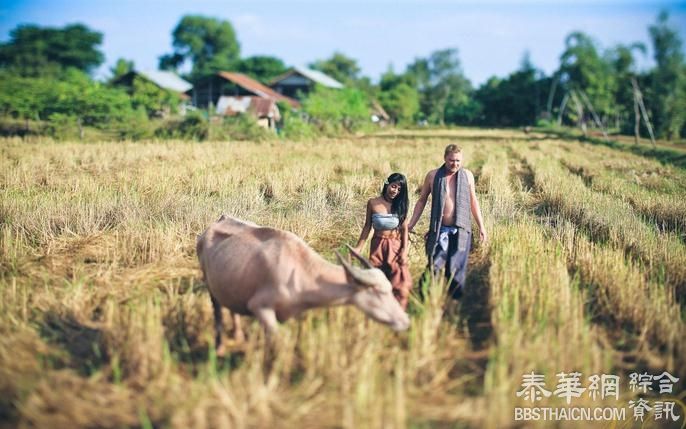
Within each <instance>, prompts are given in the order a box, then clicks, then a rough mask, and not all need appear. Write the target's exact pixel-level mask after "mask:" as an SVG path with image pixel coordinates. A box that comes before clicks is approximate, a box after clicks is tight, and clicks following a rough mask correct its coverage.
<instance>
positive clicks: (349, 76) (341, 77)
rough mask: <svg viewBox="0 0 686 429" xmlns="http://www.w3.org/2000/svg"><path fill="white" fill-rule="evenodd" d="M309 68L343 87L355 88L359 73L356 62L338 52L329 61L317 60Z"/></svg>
mask: <svg viewBox="0 0 686 429" xmlns="http://www.w3.org/2000/svg"><path fill="white" fill-rule="evenodd" d="M310 67H312V68H313V69H315V70H319V71H320V72H322V73H324V74H326V75H328V76H331V77H332V78H334V79H336V80H337V81H339V82H341V83H342V84H343V85H345V86H355V82H356V81H357V80H358V78H359V76H358V75H359V73H360V67H359V66H358V65H357V60H355V59H353V58H350V57H347V56H345V55H344V54H342V53H340V52H334V54H333V55H332V56H331V58H329V59H326V60H317V61H315V62H314V63H312V64H310Z"/></svg>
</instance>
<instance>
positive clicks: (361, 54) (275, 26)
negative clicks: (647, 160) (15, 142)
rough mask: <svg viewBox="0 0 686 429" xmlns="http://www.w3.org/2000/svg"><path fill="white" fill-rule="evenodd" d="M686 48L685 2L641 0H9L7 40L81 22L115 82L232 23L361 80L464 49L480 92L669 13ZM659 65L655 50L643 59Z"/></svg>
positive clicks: (292, 60) (270, 48)
mask: <svg viewBox="0 0 686 429" xmlns="http://www.w3.org/2000/svg"><path fill="white" fill-rule="evenodd" d="M663 9H664V10H667V11H669V13H670V22H671V25H672V26H673V27H674V28H677V29H678V31H679V33H680V35H681V38H682V40H684V41H685V42H686V2H685V1H681V2H678V1H665V0H663V1H638V0H627V1H620V0H596V1H590V0H577V1H553V0H548V1H545V0H538V1H536V0H528V1H521V0H519V1H515V0H510V1H507V0H486V1H479V2H476V1H448V0H444V1H436V0H434V1H419V0H369V1H361V0H357V1H356V0H349V1H325V0H321V1H315V0H297V1H262V0H252V1H249V0H234V1H226V0H225V1H219V0H194V1H177V0H167V1H164V0H118V1H109V0H71V1H67V0H25V1H13V0H4V1H3V2H2V4H1V5H0V41H6V40H8V39H9V32H10V31H11V30H12V29H13V28H15V27H16V26H17V25H18V24H20V23H34V24H39V25H45V26H63V25H65V24H68V23H74V22H81V23H84V24H86V25H88V26H89V27H90V28H92V29H94V30H98V31H100V32H102V33H103V34H104V43H103V45H102V50H103V52H104V53H105V56H106V63H105V65H103V66H102V67H101V68H100V69H99V70H98V72H97V76H98V77H106V76H107V75H108V73H109V67H110V66H111V65H112V64H114V62H115V61H116V60H117V58H120V57H122V58H126V59H131V60H133V61H134V62H135V65H136V67H137V68H140V69H154V68H156V67H157V59H158V57H159V56H160V55H162V54H165V53H168V52H171V50H172V46H171V43H172V37H171V32H172V30H173V28H174V27H175V26H176V24H177V23H178V21H179V20H180V18H181V17H182V16H183V15H185V14H191V13H192V14H202V15H207V16H213V17H216V18H220V19H226V20H228V21H230V22H231V23H232V24H233V26H234V28H235V30H236V34H237V37H238V40H239V42H240V45H241V55H242V56H244V57H245V56H250V55H258V54H260V55H274V56H277V57H279V58H281V59H282V60H284V62H286V64H288V65H304V64H308V63H311V62H313V61H314V60H317V59H323V58H328V57H329V56H330V55H331V54H332V53H333V52H334V51H336V50H337V51H340V52H343V53H344V54H346V55H348V56H350V57H352V58H355V59H356V60H357V61H358V64H359V65H360V67H361V68H362V73H363V74H364V75H366V76H369V77H371V78H372V79H373V80H374V81H377V80H378V78H379V76H380V75H381V73H383V72H384V71H385V70H386V69H387V68H388V67H389V65H392V66H393V67H394V70H395V71H402V70H404V69H405V66H406V65H407V64H408V63H410V62H411V61H412V60H413V59H415V58H417V57H427V56H428V55H429V54H430V53H431V52H432V51H435V50H438V49H444V48H457V49H458V52H459V58H460V60H461V63H462V68H463V71H464V73H465V75H466V76H467V77H468V78H469V79H470V80H471V81H472V83H473V84H475V85H479V84H481V83H483V82H484V81H486V80H487V79H488V77H490V76H494V75H495V76H506V75H507V74H509V73H510V72H512V71H514V70H515V69H517V68H518V67H519V64H520V62H521V59H522V56H523V54H524V52H525V51H528V52H529V53H530V57H531V60H532V62H533V63H534V65H535V66H536V67H538V68H540V69H542V70H543V71H544V72H546V73H547V74H549V73H551V72H552V71H554V70H555V69H556V68H557V66H558V64H559V56H560V54H561V53H562V50H563V49H564V39H565V36H566V35H567V34H569V33H570V32H571V31H575V30H580V31H583V32H586V33H587V34H589V35H590V36H592V37H593V38H594V39H595V40H596V41H597V42H598V44H599V46H600V47H601V48H608V47H611V46H613V45H615V44H617V43H626V44H628V43H632V42H636V41H639V42H644V43H645V44H646V45H647V46H648V47H649V48H650V39H649V36H648V26H649V25H650V24H652V23H654V22H655V18H656V16H657V14H658V13H659V11H660V10H663ZM652 64H653V61H652V51H651V50H650V49H649V51H648V55H647V56H646V58H643V59H641V61H640V65H641V67H643V68H646V67H650V66H651V65H652Z"/></svg>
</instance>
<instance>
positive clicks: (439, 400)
mask: <svg viewBox="0 0 686 429" xmlns="http://www.w3.org/2000/svg"><path fill="white" fill-rule="evenodd" d="M450 139H455V140H456V141H458V142H459V143H460V144H461V145H462V146H463V147H464V149H465V151H466V155H467V166H468V167H469V168H471V169H472V170H473V171H474V172H475V175H476V176H477V188H478V192H479V193H480V198H481V202H482V207H483V212H484V217H485V221H486V224H487V227H488V230H489V232H490V235H491V241H490V243H489V244H488V245H487V246H481V247H477V248H476V250H475V252H474V255H473V264H472V266H473V271H472V274H471V275H470V278H471V279H472V283H471V284H470V287H469V289H468V290H467V291H466V293H465V297H464V298H463V300H462V303H461V305H458V306H456V307H455V306H452V305H449V306H447V307H446V305H445V301H446V299H445V291H444V289H445V287H444V285H442V284H439V283H433V284H432V287H431V289H432V294H431V295H430V297H429V298H428V299H427V301H426V302H424V303H420V302H419V301H417V300H413V302H412V304H411V314H412V328H411V329H410V331H409V332H407V333H403V334H394V333H392V332H390V331H389V330H387V329H386V328H384V327H382V326H379V325H377V324H375V323H372V322H369V321H368V320H365V318H364V316H363V315H362V314H361V313H359V312H357V311H356V310H354V309H351V308H334V309H322V310H315V311H311V312H309V313H307V314H305V315H304V316H303V317H301V318H300V319H298V320H293V321H289V322H288V323H286V324H284V325H283V326H282V330H281V331H282V337H281V340H280V344H279V352H278V354H277V355H276V356H275V357H274V359H273V361H272V362H271V364H270V365H269V367H271V370H270V371H267V372H266V371H265V364H264V360H265V353H266V351H265V348H264V339H263V338H262V332H261V330H260V328H259V326H258V325H257V324H256V323H252V324H249V326H248V341H247V343H246V344H244V345H242V346H240V347H238V346H236V347H234V348H233V350H232V352H231V354H230V355H229V356H228V357H227V358H224V359H218V358H217V357H216V356H215V355H214V353H213V347H212V323H211V319H212V314H211V306H210V302H209V298H208V296H207V292H206V290H205V288H204V285H203V284H202V283H201V281H200V279H199V272H198V269H197V262H196V259H195V254H194V245H195V237H196V234H199V233H200V232H202V231H203V229H204V228H205V227H206V226H207V225H208V224H209V223H210V222H212V221H213V220H214V219H216V218H217V217H218V216H219V214H221V213H227V214H230V215H234V216H238V217H241V218H245V219H249V220H251V221H254V222H257V223H260V224H264V225H270V226H274V227H278V228H284V229H288V230H290V231H293V232H295V233H296V234H298V235H300V236H302V237H303V238H304V239H305V240H306V241H307V242H308V243H310V244H311V245H312V246H313V247H314V248H315V249H316V250H318V251H320V252H321V253H322V254H323V255H324V256H326V257H328V258H330V259H333V250H334V249H336V248H338V247H339V246H341V245H342V244H343V243H345V242H348V243H351V242H353V241H354V240H355V239H356V238H357V235H358V234H359V231H360V229H361V227H362V223H363V221H364V204H365V201H366V199H367V198H369V197H371V196H373V195H375V194H377V193H378V192H379V190H380V188H381V185H382V181H383V179H384V178H385V177H386V176H387V175H388V174H389V173H391V172H393V171H401V172H403V173H405V174H406V175H407V176H408V179H409V181H410V183H411V186H410V189H411V191H412V193H411V200H412V203H414V201H415V200H416V196H417V195H416V193H415V191H416V190H418V188H419V186H420V184H421V182H422V180H423V178H424V174H425V173H426V172H427V171H428V170H429V169H430V168H432V167H435V166H437V165H438V164H439V163H440V162H441V155H442V150H443V148H444V146H445V145H446V144H447V142H448V140H450ZM0 144H1V145H2V146H1V149H0V151H1V152H2V156H1V157H0V398H2V399H0V422H4V426H7V427H12V426H19V427H26V428H30V427H69V428H78V427H151V426H154V427H199V428H220V427H238V428H240V427H308V428H309V427H331V428H334V427H336V428H338V427H346V428H365V427H369V428H379V427H384V428H386V427H398V428H400V427H422V428H423V427H455V426H458V427H459V426H466V427H492V428H500V427H508V426H516V425H515V422H514V421H513V420H512V407H513V406H515V405H517V404H521V400H520V399H519V398H517V397H516V396H515V392H516V391H517V390H519V386H520V383H521V377H522V375H523V374H524V373H528V372H529V371H531V370H532V369H535V370H536V371H537V372H539V373H542V374H546V375H547V378H548V379H551V380H552V379H554V378H555V375H554V374H555V373H556V372H559V371H570V370H572V369H575V370H578V371H581V372H583V373H585V374H589V373H592V372H597V373H599V372H601V371H602V372H605V373H613V372H615V373H623V372H624V371H629V370H631V369H632V368H635V369H638V368H650V369H652V368H655V369H657V368H659V369H661V370H664V369H667V370H669V371H674V372H676V373H677V374H684V372H683V371H684V369H686V367H685V366H684V359H683V356H684V355H686V353H685V350H684V348H683V344H681V343H682V342H681V341H680V339H681V338H683V336H684V323H683V309H682V307H680V305H679V304H678V302H677V300H676V296H675V291H678V290H680V289H679V288H680V287H683V282H684V278H686V271H684V267H685V266H686V259H685V257H684V255H685V254H686V253H685V252H686V251H685V250H684V243H683V242H682V241H681V240H680V239H679V237H678V233H679V231H680V230H679V229H678V228H680V227H678V226H677V227H676V228H667V229H664V230H663V231H660V230H659V229H658V228H656V227H655V225H654V223H651V219H652V220H655V219H661V218H666V216H669V213H672V214H674V213H677V212H678V210H680V207H681V206H680V204H681V201H683V200H684V198H683V197H684V196H685V195H686V186H684V184H686V174H684V173H683V172H682V171H679V170H673V169H670V170H669V171H668V174H662V175H661V177H662V178H661V179H659V180H658V179H657V178H653V179H651V181H650V184H646V183H645V181H644V182H642V184H640V185H637V184H633V185H632V183H630V181H628V180H624V179H622V178H621V177H620V176H618V175H617V173H616V172H617V171H623V170H622V169H629V168H661V167H659V166H658V165H654V164H651V163H650V162H648V161H644V160H641V159H639V158H636V157H633V156H630V155H621V157H619V156H618V157H616V158H613V159H612V162H611V163H610V162H609V161H604V160H605V159H607V154H606V152H607V151H608V150H607V149H604V148H599V147H592V148H591V149H587V148H586V147H585V146H579V145H577V144H573V143H563V142H560V141H545V140H542V139H541V136H532V135H524V134H522V133H519V132H516V131H502V130H501V131H481V130H446V131H440V132H438V131H437V132H435V133H434V134H431V132H423V133H421V132H407V133H400V134H390V133H383V134H379V135H374V136H366V137H364V138H359V139H354V140H326V141H321V142H316V143H233V142H232V143H223V142H211V143H188V142H176V141H169V142H150V143H126V142H125V143H96V144H79V143H61V144H55V143H51V142H34V143H25V142H22V141H20V140H3V141H2V142H0ZM561 160H562V161H564V162H565V163H566V164H564V165H563V164H562V163H561ZM646 162H648V163H649V164H645V163H646ZM565 165H566V166H567V167H565ZM570 166H571V167H573V168H576V169H577V170H579V169H582V168H583V171H584V172H590V173H589V174H592V175H593V177H594V179H593V183H594V185H593V186H590V187H589V186H587V184H586V183H585V182H584V178H583V177H580V175H578V174H574V173H572V172H570V170H569V167H570ZM638 166H640V167H638ZM651 171H652V170H651ZM660 171H662V170H660ZM581 176H583V175H581ZM600 178H602V181H601V179H600ZM601 184H602V187H600V186H601ZM634 185H636V186H634ZM595 186H598V187H595ZM623 190H624V191H623ZM628 196H630V198H633V199H632V200H629V199H628V198H629V197H628ZM651 198H652V199H651ZM632 201H633V202H632ZM650 201H659V206H660V207H661V208H660V209H658V205H656V204H653V205H652V206H651V203H650ZM665 213H667V215H666V214H665ZM651 216H655V217H654V218H653V217H651ZM425 227H426V220H424V221H422V223H420V224H419V225H418V230H420V231H421V230H422V229H425ZM422 248H423V246H422V244H421V243H419V242H414V243H413V244H412V251H411V254H410V262H411V271H412V273H413V274H414V276H415V280H418V279H419V275H420V273H421V271H422V269H423V266H424V263H425V258H424V255H423V251H422ZM628 356H630V357H631V359H629V358H628ZM632 362H633V363H632ZM632 365H633V366H632ZM679 371H681V373H679ZM656 373H657V372H656ZM580 403H587V402H580ZM0 426H3V425H2V424H0Z"/></svg>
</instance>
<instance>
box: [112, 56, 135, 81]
mask: <svg viewBox="0 0 686 429" xmlns="http://www.w3.org/2000/svg"><path fill="white" fill-rule="evenodd" d="M133 68H134V65H133V61H128V60H125V59H124V58H119V59H118V60H117V62H116V64H115V65H114V67H110V72H111V73H112V77H111V78H110V81H115V80H117V79H118V78H120V77H122V76H124V75H125V74H126V73H128V72H130V71H132V70H133Z"/></svg>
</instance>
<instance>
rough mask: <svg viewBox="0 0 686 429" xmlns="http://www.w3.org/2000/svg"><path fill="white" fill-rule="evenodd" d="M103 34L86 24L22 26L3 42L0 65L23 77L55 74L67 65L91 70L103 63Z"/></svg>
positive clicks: (67, 66)
mask: <svg viewBox="0 0 686 429" xmlns="http://www.w3.org/2000/svg"><path fill="white" fill-rule="evenodd" d="M100 44H102V34H101V33H99V32H96V31H92V30H90V29H89V28H88V27H86V26H85V25H83V24H71V25H67V26H65V27H64V28H52V27H39V26H37V25H32V24H31V25H19V26H18V27H17V28H15V29H14V30H12V31H11V32H10V40H9V42H7V43H3V44H0V67H2V68H9V69H12V70H14V71H15V72H16V73H18V74H20V75H22V76H46V75H54V74H56V73H59V72H60V71H62V70H64V69H67V68H75V69H78V70H81V71H84V72H86V73H89V72H90V71H92V70H93V69H94V68H96V67H97V66H99V65H100V64H102V62H103V60H104V56H103V54H102V52H100V51H99V50H98V46H99V45H100Z"/></svg>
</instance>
